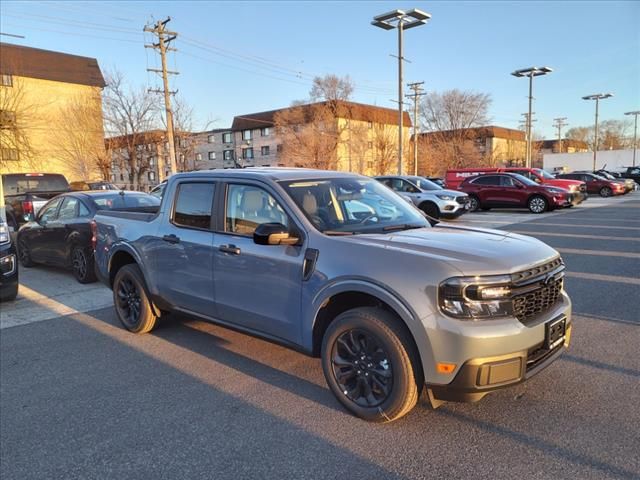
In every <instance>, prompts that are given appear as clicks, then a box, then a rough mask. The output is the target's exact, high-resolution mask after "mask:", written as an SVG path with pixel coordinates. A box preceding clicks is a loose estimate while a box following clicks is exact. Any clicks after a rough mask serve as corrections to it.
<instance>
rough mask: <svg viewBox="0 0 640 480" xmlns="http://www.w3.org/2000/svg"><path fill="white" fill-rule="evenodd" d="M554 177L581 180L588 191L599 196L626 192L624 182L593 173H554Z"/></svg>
mask: <svg viewBox="0 0 640 480" xmlns="http://www.w3.org/2000/svg"><path fill="white" fill-rule="evenodd" d="M556 178H566V179H569V180H581V181H583V182H584V183H586V184H587V192H588V193H597V194H599V195H600V196H601V197H610V196H612V195H622V194H624V193H625V192H626V187H625V185H624V183H619V182H615V181H613V180H607V179H606V178H604V177H601V176H600V175H596V174H594V173H563V174H560V175H556Z"/></svg>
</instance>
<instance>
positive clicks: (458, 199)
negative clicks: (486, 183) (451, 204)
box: [456, 195, 469, 205]
mask: <svg viewBox="0 0 640 480" xmlns="http://www.w3.org/2000/svg"><path fill="white" fill-rule="evenodd" d="M456 202H458V203H459V204H461V205H464V204H465V203H469V196H468V195H464V196H459V197H456Z"/></svg>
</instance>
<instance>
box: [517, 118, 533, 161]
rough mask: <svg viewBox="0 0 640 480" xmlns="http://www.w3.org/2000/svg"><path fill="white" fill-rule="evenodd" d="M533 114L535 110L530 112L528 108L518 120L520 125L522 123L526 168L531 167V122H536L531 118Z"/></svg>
mask: <svg viewBox="0 0 640 480" xmlns="http://www.w3.org/2000/svg"><path fill="white" fill-rule="evenodd" d="M535 114H536V112H532V111H531V110H529V112H525V113H523V114H522V116H523V117H524V120H521V121H520V124H521V125H522V124H523V123H524V139H525V142H526V144H525V158H524V166H525V167H527V168H531V155H532V150H533V148H532V143H531V129H532V128H533V123H534V122H537V120H534V119H533V118H532V117H533V115H535Z"/></svg>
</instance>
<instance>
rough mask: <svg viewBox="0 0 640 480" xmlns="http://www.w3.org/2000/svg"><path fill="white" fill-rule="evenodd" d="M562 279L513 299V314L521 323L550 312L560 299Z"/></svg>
mask: <svg viewBox="0 0 640 480" xmlns="http://www.w3.org/2000/svg"><path fill="white" fill-rule="evenodd" d="M562 280H563V279H562V277H561V278H558V279H557V280H552V281H550V282H549V283H548V284H547V285H543V286H542V287H541V288H538V289H536V290H533V291H532V292H529V293H525V294H524V295H518V296H515V297H513V313H514V315H515V316H516V318H517V319H518V320H520V321H523V320H527V319H528V318H530V317H533V316H535V315H538V314H539V313H542V312H545V311H547V310H549V309H550V308H551V307H552V306H553V305H555V303H556V302H557V301H558V299H559V298H560V293H561V292H562Z"/></svg>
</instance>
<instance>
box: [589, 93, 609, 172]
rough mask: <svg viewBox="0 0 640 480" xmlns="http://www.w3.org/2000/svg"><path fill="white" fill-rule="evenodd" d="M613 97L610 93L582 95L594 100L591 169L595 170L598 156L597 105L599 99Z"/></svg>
mask: <svg viewBox="0 0 640 480" xmlns="http://www.w3.org/2000/svg"><path fill="white" fill-rule="evenodd" d="M610 97H613V94H612V93H594V94H593V95H586V96H584V97H582V99H583V100H595V101H596V124H595V133H594V138H593V169H592V170H593V171H594V172H595V171H596V159H597V158H598V107H599V105H600V100H604V99H605V98H610Z"/></svg>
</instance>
